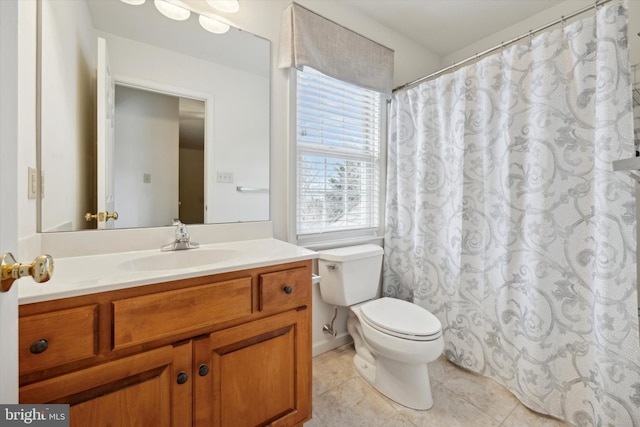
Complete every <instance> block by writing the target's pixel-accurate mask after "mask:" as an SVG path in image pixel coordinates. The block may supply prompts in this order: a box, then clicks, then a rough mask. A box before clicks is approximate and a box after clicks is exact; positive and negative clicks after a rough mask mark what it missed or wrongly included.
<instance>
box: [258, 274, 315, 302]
mask: <svg viewBox="0 0 640 427" xmlns="http://www.w3.org/2000/svg"><path fill="white" fill-rule="evenodd" d="M309 304H311V272H310V271H309V269H307V268H305V267H300V268H292V269H289V270H282V271H276V272H274V273H266V274H261V275H260V305H259V309H260V311H272V310H276V309H280V310H287V309H291V308H295V307H300V306H303V305H309Z"/></svg>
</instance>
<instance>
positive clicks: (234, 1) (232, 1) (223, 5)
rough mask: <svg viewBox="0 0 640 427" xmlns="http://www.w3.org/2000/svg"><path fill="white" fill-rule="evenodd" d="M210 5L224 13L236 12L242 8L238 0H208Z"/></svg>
mask: <svg viewBox="0 0 640 427" xmlns="http://www.w3.org/2000/svg"><path fill="white" fill-rule="evenodd" d="M207 3H209V6H211V7H213V8H214V9H218V10H219V11H220V12H224V13H236V12H237V11H239V10H240V3H238V0H207Z"/></svg>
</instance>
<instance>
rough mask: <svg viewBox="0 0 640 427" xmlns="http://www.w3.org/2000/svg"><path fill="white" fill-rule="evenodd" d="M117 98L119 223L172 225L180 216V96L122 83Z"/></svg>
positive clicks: (116, 223)
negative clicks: (140, 88) (149, 179)
mask: <svg viewBox="0 0 640 427" xmlns="http://www.w3.org/2000/svg"><path fill="white" fill-rule="evenodd" d="M115 101H116V108H115V110H116V113H115V122H116V123H117V126H116V127H115V141H116V142H115V154H114V174H115V185H114V196H115V206H114V209H115V211H116V212H118V220H117V221H115V222H114V225H115V227H116V228H130V227H137V226H138V224H149V225H150V226H152V227H158V226H163V225H168V224H171V222H172V219H173V218H177V217H178V141H179V139H178V138H179V118H178V98H176V97H174V96H167V95H163V94H159V93H154V92H148V91H143V90H138V89H133V88H129V87H124V86H116V96H115ZM145 174H149V175H150V177H151V181H150V182H149V183H145V182H144V179H143V178H144V175H145Z"/></svg>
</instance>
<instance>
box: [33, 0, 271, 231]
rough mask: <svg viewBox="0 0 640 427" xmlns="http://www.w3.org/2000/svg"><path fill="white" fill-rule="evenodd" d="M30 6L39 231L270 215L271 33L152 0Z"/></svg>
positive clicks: (73, 0) (52, 1) (45, 1)
mask: <svg viewBox="0 0 640 427" xmlns="http://www.w3.org/2000/svg"><path fill="white" fill-rule="evenodd" d="M39 10H40V14H39V16H40V19H39V42H40V48H39V82H40V84H39V86H40V90H39V94H40V95H39V102H40V104H39V107H40V120H39V123H40V132H39V134H40V143H39V147H38V157H39V162H38V163H39V169H40V171H41V174H42V182H43V185H42V186H41V187H42V191H41V193H42V194H41V197H40V203H39V204H40V228H39V230H40V231H42V232H51V231H75V230H86V229H96V228H132V227H156V226H165V225H170V224H171V221H172V219H173V218H180V219H181V220H182V221H183V222H185V223H187V224H195V223H224V222H239V221H264V220H268V219H269V188H268V186H269V86H270V79H269V72H270V67H269V64H270V42H269V41H268V40H265V39H262V38H260V37H257V36H254V35H252V34H251V33H248V32H246V31H242V30H239V29H236V28H233V27H231V28H230V30H229V31H228V32H227V33H224V34H213V33H210V32H208V31H205V30H204V29H203V28H202V27H201V26H200V25H199V22H198V18H199V15H198V14H197V13H191V16H190V17H189V18H188V19H187V20H184V21H174V20H171V19H168V18H167V17H165V16H163V15H162V14H161V13H160V12H159V11H158V10H157V9H156V7H155V6H154V2H153V1H151V0H147V1H146V2H145V3H144V4H142V5H138V6H134V5H130V4H126V3H124V2H121V1H118V0H110V1H105V0H41V2H40V8H39ZM213 12H214V11H213V10H212V13H213ZM101 210H103V211H104V212H109V213H112V212H113V211H115V212H117V213H118V218H117V220H114V219H106V220H105V221H98V219H97V218H94V217H93V216H92V215H96V214H97V213H98V212H100V211H101ZM87 214H89V215H87Z"/></svg>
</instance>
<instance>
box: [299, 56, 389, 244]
mask: <svg viewBox="0 0 640 427" xmlns="http://www.w3.org/2000/svg"><path fill="white" fill-rule="evenodd" d="M314 71H315V70H314ZM299 72H304V71H303V70H298V69H296V68H291V69H290V75H289V77H290V78H289V82H290V97H289V109H290V118H291V119H290V122H289V135H290V161H289V165H290V168H289V174H290V181H289V182H290V189H291V191H290V209H289V221H288V222H289V236H290V237H289V241H290V242H292V243H295V244H298V245H301V246H307V247H313V246H318V247H321V246H322V245H326V244H328V243H329V242H341V244H344V245H347V244H357V243H364V242H370V241H379V240H380V238H381V237H382V236H383V234H384V208H385V196H386V172H387V170H386V166H387V162H386V159H387V152H386V151H387V144H386V140H387V121H388V105H389V101H390V99H388V98H387V97H385V96H384V95H382V94H381V95H380V97H379V104H378V108H379V132H378V151H379V154H378V179H379V182H378V191H379V194H378V206H377V207H376V208H375V209H376V210H377V215H378V225H377V226H376V227H369V228H362V229H348V230H338V231H323V232H318V233H312V234H298V216H297V215H298V133H297V130H298V128H297V126H298V112H297V101H298V90H297V88H298V73H299ZM347 84H348V83H347Z"/></svg>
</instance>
